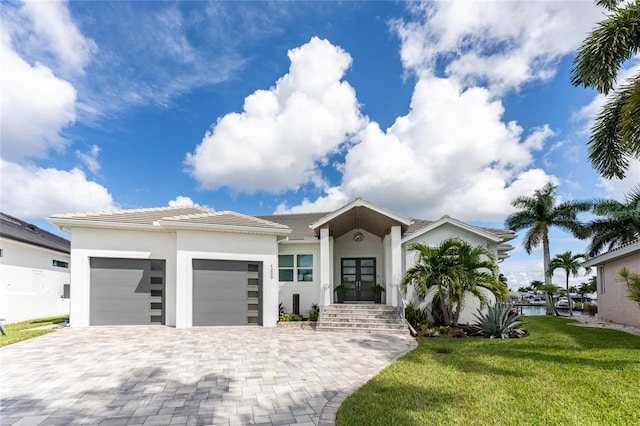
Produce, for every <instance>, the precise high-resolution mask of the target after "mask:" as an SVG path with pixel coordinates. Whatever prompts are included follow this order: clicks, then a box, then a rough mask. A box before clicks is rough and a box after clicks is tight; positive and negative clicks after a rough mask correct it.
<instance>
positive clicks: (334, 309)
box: [316, 304, 409, 336]
mask: <svg viewBox="0 0 640 426" xmlns="http://www.w3.org/2000/svg"><path fill="white" fill-rule="evenodd" d="M316 330H318V331H347V332H352V333H381V334H398V335H403V336H406V335H408V334H409V329H408V328H407V326H406V324H405V323H404V321H403V320H402V316H401V314H400V310H399V309H398V308H396V307H394V306H388V305H371V304H364V305H360V304H334V305H327V306H325V307H324V309H322V312H321V314H320V318H319V319H318V326H317V327H316Z"/></svg>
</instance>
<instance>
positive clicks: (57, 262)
mask: <svg viewBox="0 0 640 426" xmlns="http://www.w3.org/2000/svg"><path fill="white" fill-rule="evenodd" d="M53 266H57V267H58V268H68V267H69V262H63V261H62V260H55V259H53Z"/></svg>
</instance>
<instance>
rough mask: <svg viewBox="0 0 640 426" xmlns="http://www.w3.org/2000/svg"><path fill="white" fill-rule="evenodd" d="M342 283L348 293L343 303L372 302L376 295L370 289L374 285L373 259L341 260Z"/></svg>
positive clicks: (374, 266)
mask: <svg viewBox="0 0 640 426" xmlns="http://www.w3.org/2000/svg"><path fill="white" fill-rule="evenodd" d="M341 276H342V283H343V284H345V285H346V286H347V287H348V288H349V291H347V293H346V294H345V295H344V300H345V302H374V301H375V300H376V297H375V296H376V295H375V294H374V293H372V292H371V287H373V286H374V285H375V284H376V259H375V258H374V257H364V258H350V259H342V265H341Z"/></svg>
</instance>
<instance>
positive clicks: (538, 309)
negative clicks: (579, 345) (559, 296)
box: [518, 306, 588, 316]
mask: <svg viewBox="0 0 640 426" xmlns="http://www.w3.org/2000/svg"><path fill="white" fill-rule="evenodd" d="M518 310H520V306H518ZM558 311H559V312H560V314H561V315H569V310H568V309H558ZM546 313H547V310H546V309H545V307H544V306H522V314H523V315H546ZM573 315H575V316H586V315H588V314H585V313H584V312H582V311H573Z"/></svg>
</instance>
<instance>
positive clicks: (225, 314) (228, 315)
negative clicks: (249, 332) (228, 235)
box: [193, 259, 262, 326]
mask: <svg viewBox="0 0 640 426" xmlns="http://www.w3.org/2000/svg"><path fill="white" fill-rule="evenodd" d="M261 277H262V263H261V262H239V261H229V260H199V259H194V260H193V325H194V326H199V325H249V324H254V325H261V324H262V312H261V310H260V306H261V305H262V303H261V301H262V295H261V293H262V281H261Z"/></svg>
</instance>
